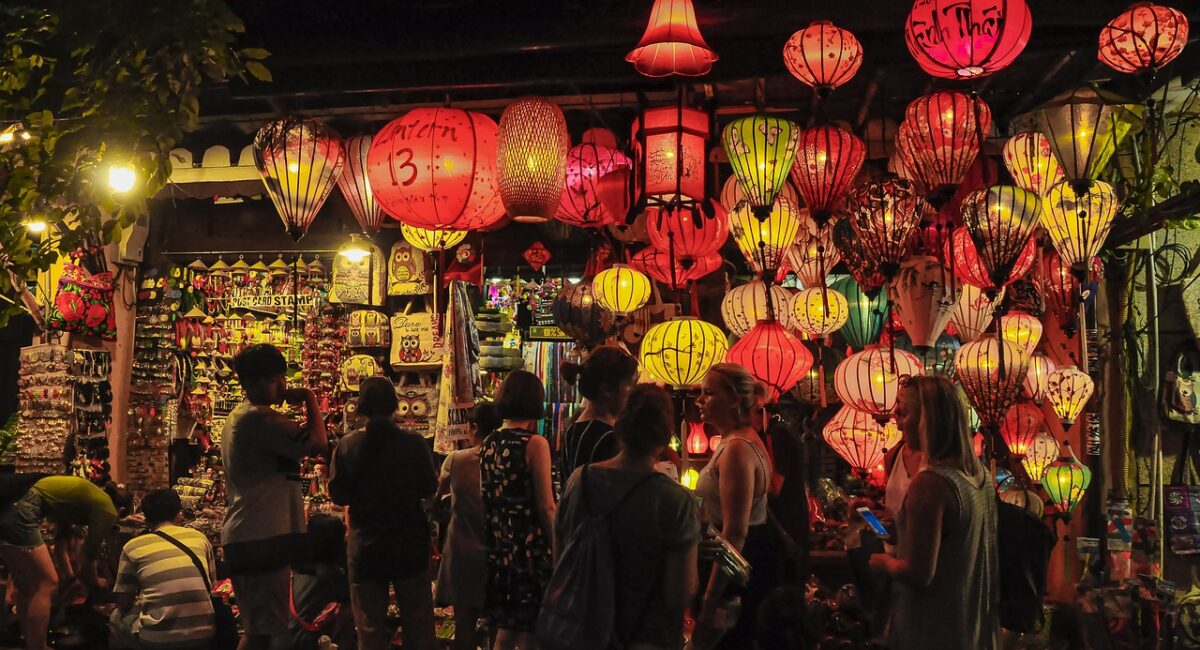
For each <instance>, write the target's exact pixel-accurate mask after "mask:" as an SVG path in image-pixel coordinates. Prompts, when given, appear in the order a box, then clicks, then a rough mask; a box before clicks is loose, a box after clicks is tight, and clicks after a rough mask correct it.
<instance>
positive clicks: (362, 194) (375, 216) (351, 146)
mask: <svg viewBox="0 0 1200 650" xmlns="http://www.w3.org/2000/svg"><path fill="white" fill-rule="evenodd" d="M345 149H346V165H345V166H344V167H343V168H342V175H341V176H338V180H337V183H338V188H339V189H341V190H342V196H343V197H345V199H346V204H347V205H349V206H350V212H352V213H354V219H355V221H358V225H360V226H362V229H363V232H364V233H367V234H372V233H377V232H379V229H380V228H381V227H383V210H382V209H380V207H379V202H377V201H376V200H375V194H374V193H372V192H371V181H370V180H369V179H368V178H367V156H368V154H370V152H371V136H369V135H359V136H355V137H353V138H348V139H347V140H346V142H345Z"/></svg>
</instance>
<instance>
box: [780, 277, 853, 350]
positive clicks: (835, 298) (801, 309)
mask: <svg viewBox="0 0 1200 650" xmlns="http://www.w3.org/2000/svg"><path fill="white" fill-rule="evenodd" d="M792 314H793V316H794V317H795V318H794V322H795V328H796V329H798V330H800V331H801V332H804V333H805V334H807V335H809V336H811V337H812V338H814V339H819V338H824V337H826V336H829V335H830V334H833V333H834V332H836V331H838V330H840V329H841V328H842V326H843V325H845V324H846V320H847V319H849V318H850V305H849V304H848V303H847V302H846V297H845V296H843V295H842V294H841V293H838V291H837V289H830V288H828V287H812V288H809V289H805V290H803V291H801V292H800V293H798V294H796V296H795V298H793V299H792Z"/></svg>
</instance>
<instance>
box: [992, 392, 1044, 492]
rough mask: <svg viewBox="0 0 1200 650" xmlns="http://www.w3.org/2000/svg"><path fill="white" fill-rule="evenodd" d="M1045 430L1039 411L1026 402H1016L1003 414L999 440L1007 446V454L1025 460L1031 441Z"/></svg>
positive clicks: (1040, 411)
mask: <svg viewBox="0 0 1200 650" xmlns="http://www.w3.org/2000/svg"><path fill="white" fill-rule="evenodd" d="M1045 428H1046V422H1045V418H1044V417H1043V416H1042V410H1041V409H1039V408H1038V407H1036V406H1034V405H1033V404H1030V403H1028V402H1018V403H1016V404H1013V405H1012V406H1010V407H1009V408H1008V412H1007V413H1005V414H1004V419H1003V420H1001V422H1000V438H1001V439H1003V440H1004V444H1006V445H1008V451H1009V453H1011V454H1012V455H1013V456H1016V457H1017V458H1025V456H1026V455H1027V454H1028V453H1029V448H1030V446H1032V445H1033V441H1034V440H1036V439H1037V437H1038V435H1039V434H1040V433H1042V431H1043V430H1045ZM1039 478H1040V477H1039ZM1034 480H1037V479H1034Z"/></svg>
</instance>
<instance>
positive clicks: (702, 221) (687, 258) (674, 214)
mask: <svg viewBox="0 0 1200 650" xmlns="http://www.w3.org/2000/svg"><path fill="white" fill-rule="evenodd" d="M711 207H712V210H713V216H712V217H707V216H705V215H704V213H703V212H701V211H700V210H691V209H687V208H677V209H675V210H667V209H658V208H651V209H649V210H647V212H649V213H650V214H649V216H648V217H647V219H646V231H647V233H648V234H649V235H650V245H651V246H653V247H655V248H657V249H658V250H660V251H663V252H664V253H673V254H674V257H675V258H676V259H678V260H680V261H681V262H683V263H684V264H685V265H686V264H690V263H691V261H692V260H694V259H696V258H697V257H701V256H704V255H708V254H711V253H715V252H717V251H719V250H720V249H721V247H722V246H724V245H725V241H726V240H728V239H729V215H728V214H727V213H726V212H725V208H723V207H721V206H720V205H718V204H717V203H716V202H713V204H712V206H711Z"/></svg>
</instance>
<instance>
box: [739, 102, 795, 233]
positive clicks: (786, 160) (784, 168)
mask: <svg viewBox="0 0 1200 650" xmlns="http://www.w3.org/2000/svg"><path fill="white" fill-rule="evenodd" d="M799 139H800V127H799V126H797V125H796V123H795V122H792V121H790V120H785V119H783V118H781V117H768V116H765V115H752V116H750V117H743V118H741V119H737V120H734V121H733V122H730V123H729V124H728V125H727V126H726V127H725V130H724V131H722V132H721V144H722V145H724V147H725V154H726V156H728V158H729V165H730V166H731V167H733V175H734V176H737V179H738V182H739V183H740V184H741V186H742V190H743V191H745V192H746V199H747V202H748V203H749V204H750V207H751V208H752V209H753V211H754V214H755V216H757V217H758V218H759V219H760V220H764V219H766V218H767V216H768V215H769V214H770V213H771V212H773V211H774V208H773V205H774V203H775V197H777V196H778V195H779V192H780V191H782V190H783V187H784V185H785V184H786V183H787V179H788V174H789V173H791V171H792V163H793V162H794V161H795V159H796V144H797V142H798V141H799ZM792 236H793V237H795V233H792ZM789 239H790V238H789Z"/></svg>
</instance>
